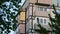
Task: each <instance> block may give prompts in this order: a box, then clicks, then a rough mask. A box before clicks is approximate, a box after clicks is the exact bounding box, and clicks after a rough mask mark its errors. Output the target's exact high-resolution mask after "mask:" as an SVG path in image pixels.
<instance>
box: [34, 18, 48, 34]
mask: <svg viewBox="0 0 60 34" xmlns="http://www.w3.org/2000/svg"><path fill="white" fill-rule="evenodd" d="M37 23H38V24H37V26H38V27H39V29H34V31H35V32H38V33H39V34H48V30H46V28H44V27H42V26H41V24H40V23H39V19H38V18H37Z"/></svg>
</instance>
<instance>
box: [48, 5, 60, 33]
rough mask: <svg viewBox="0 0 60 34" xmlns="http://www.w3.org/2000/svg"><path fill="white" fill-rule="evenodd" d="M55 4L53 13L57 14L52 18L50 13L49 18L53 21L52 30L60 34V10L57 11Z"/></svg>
mask: <svg viewBox="0 0 60 34" xmlns="http://www.w3.org/2000/svg"><path fill="white" fill-rule="evenodd" d="M52 6H53V9H54V11H53V14H54V15H55V16H54V17H55V18H52V17H51V15H50V14H49V19H50V21H51V23H49V25H50V27H51V29H52V32H54V33H55V34H60V14H58V12H57V11H56V8H55V6H54V5H52Z"/></svg>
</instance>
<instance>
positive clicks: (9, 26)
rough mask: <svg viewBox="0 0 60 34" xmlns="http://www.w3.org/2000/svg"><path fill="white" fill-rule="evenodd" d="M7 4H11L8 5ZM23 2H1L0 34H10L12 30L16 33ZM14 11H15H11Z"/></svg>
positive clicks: (14, 0)
mask: <svg viewBox="0 0 60 34" xmlns="http://www.w3.org/2000/svg"><path fill="white" fill-rule="evenodd" d="M6 3H9V5H7V4H6ZM19 3H21V0H0V30H1V31H0V34H3V31H4V34H8V33H10V31H11V30H13V31H15V30H16V28H17V26H16V24H17V23H18V21H17V19H16V18H17V16H18V15H19V13H20V7H21V6H20V5H18V4H19ZM10 9H12V10H13V11H14V12H13V11H11V10H10Z"/></svg>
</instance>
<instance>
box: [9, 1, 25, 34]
mask: <svg viewBox="0 0 60 34" xmlns="http://www.w3.org/2000/svg"><path fill="white" fill-rule="evenodd" d="M24 1H25V0H22V1H21V3H20V5H23V3H24ZM9 34H14V31H11V33H9Z"/></svg>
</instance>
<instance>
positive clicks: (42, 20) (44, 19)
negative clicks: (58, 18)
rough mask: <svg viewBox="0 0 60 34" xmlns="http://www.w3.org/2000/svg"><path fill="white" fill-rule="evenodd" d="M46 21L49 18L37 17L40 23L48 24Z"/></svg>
mask: <svg viewBox="0 0 60 34" xmlns="http://www.w3.org/2000/svg"><path fill="white" fill-rule="evenodd" d="M48 22H49V19H46V18H40V19H39V18H38V19H37V23H40V24H48Z"/></svg>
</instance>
